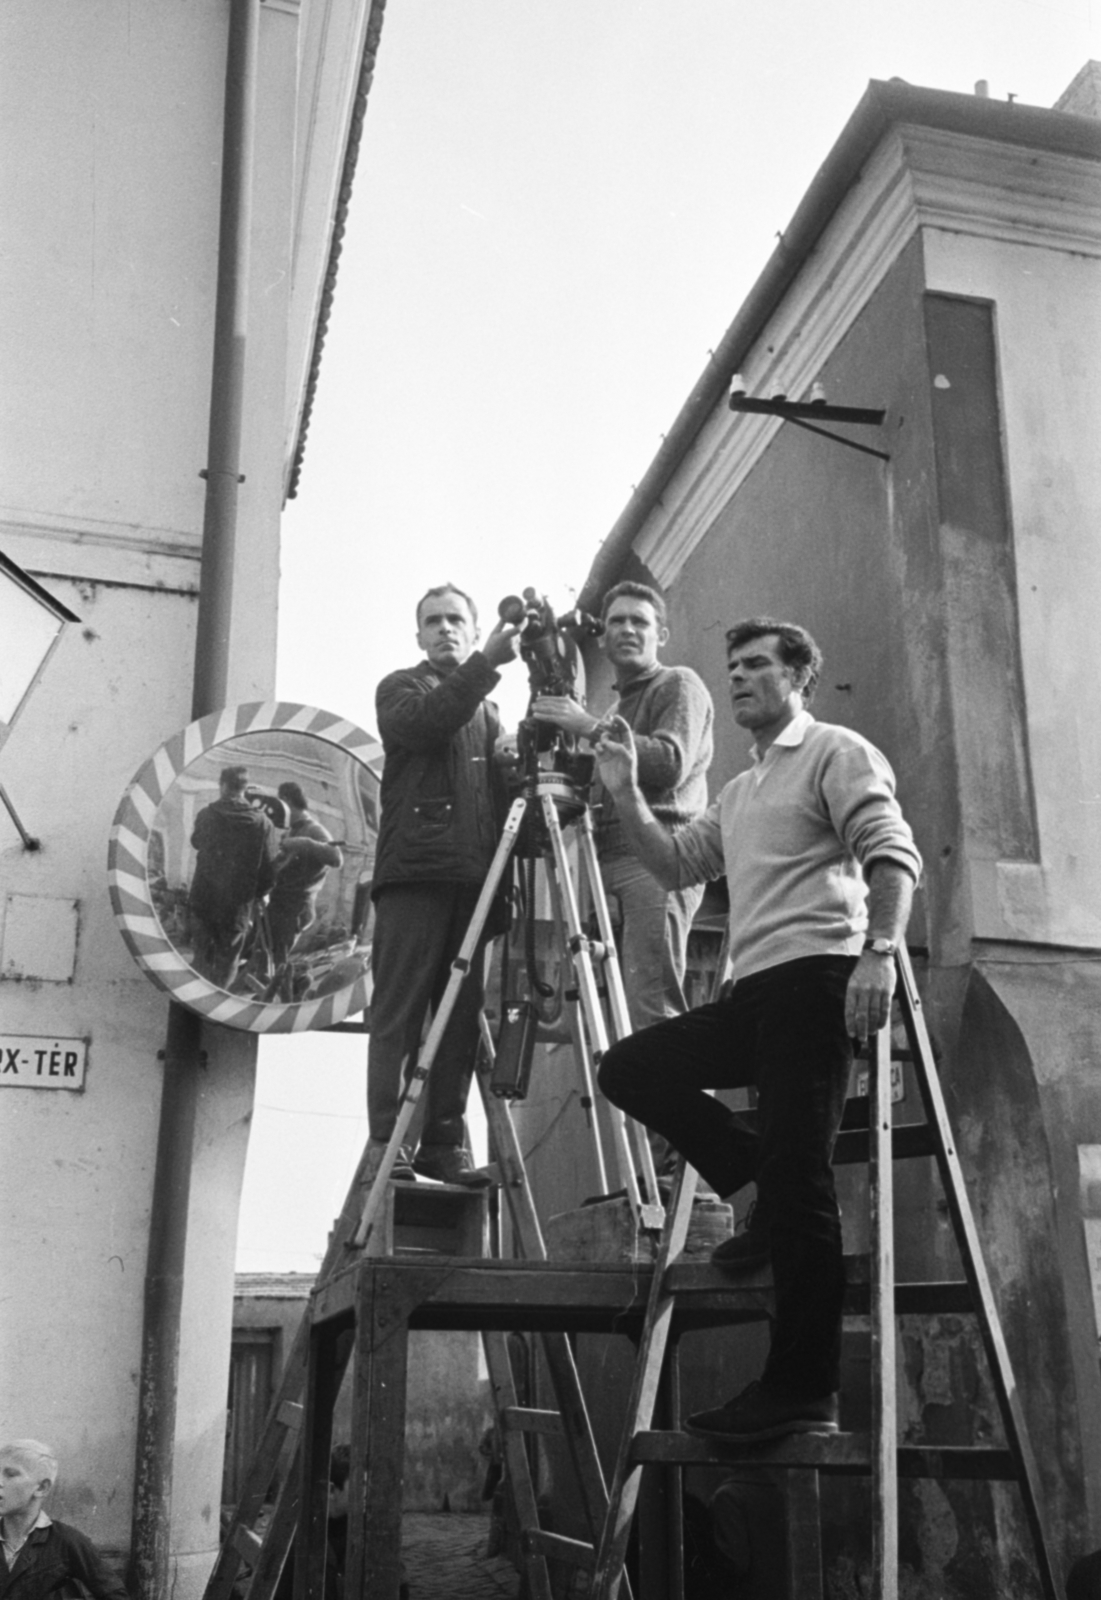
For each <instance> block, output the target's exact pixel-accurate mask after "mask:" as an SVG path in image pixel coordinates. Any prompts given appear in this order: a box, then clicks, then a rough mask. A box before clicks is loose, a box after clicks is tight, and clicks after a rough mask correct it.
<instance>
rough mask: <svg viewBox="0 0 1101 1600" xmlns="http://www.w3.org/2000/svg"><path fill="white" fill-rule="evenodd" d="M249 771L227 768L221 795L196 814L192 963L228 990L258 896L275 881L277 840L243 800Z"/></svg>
mask: <svg viewBox="0 0 1101 1600" xmlns="http://www.w3.org/2000/svg"><path fill="white" fill-rule="evenodd" d="M247 787H248V772H247V770H246V768H244V767H224V768H223V769H222V773H221V777H220V779H219V783H218V788H219V795H218V799H217V800H215V801H213V802H212V803H211V804H210V805H208V806H204V807H203V809H202V810H201V811H200V812H199V815H198V816H197V817H196V818H195V827H194V830H193V831H192V834H191V843H192V845H193V846H194V848H195V852H196V860H195V872H194V874H193V876H192V879H191V890H190V894H189V896H188V912H189V913H190V921H191V938H192V944H193V948H194V954H193V956H192V960H191V965H192V966H193V967H194V968H195V971H196V972H197V973H198V974H199V976H200V977H201V978H207V979H209V981H210V982H211V983H216V984H218V986H219V987H220V988H222V989H228V988H229V986H230V985H231V984H232V982H233V980H234V978H235V977H236V975H237V965H238V962H239V961H240V959H241V951H242V950H243V948H244V944H245V938H246V936H247V934H248V930H249V923H250V921H251V918H252V907H253V902H254V901H255V900H258V899H260V898H261V897H262V896H263V895H265V894H267V892H268V890H269V889H270V888H271V886H272V884H273V883H274V881H275V858H276V856H277V855H278V853H279V841H278V839H277V838H276V834H275V829H274V828H273V827H272V825H271V822H270V821H269V820H268V818H267V816H266V815H265V814H264V812H263V811H260V810H258V809H257V808H256V807H254V806H250V805H249V803H248V801H247V800H246V799H245V789H246V788H247Z"/></svg>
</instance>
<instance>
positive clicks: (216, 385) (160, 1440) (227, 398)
mask: <svg viewBox="0 0 1101 1600" xmlns="http://www.w3.org/2000/svg"><path fill="white" fill-rule="evenodd" d="M260 4H261V0H229V38H228V48H227V54H226V84H225V121H224V129H223V144H222V196H221V214H220V223H219V235H218V286H217V298H216V306H215V320H214V357H213V364H212V376H211V397H210V431H209V444H208V449H207V467H206V471H205V473H204V476H205V478H206V503H205V509H204V516H203V548H202V580H201V586H200V594H199V615H198V625H197V633H196V640H195V670H194V682H193V690H192V706H191V714H192V717H193V718H197V717H202V716H206V715H207V713H208V712H211V711H217V710H218V709H220V707H221V706H222V705H224V704H225V701H226V696H227V693H228V687H227V686H228V680H229V659H230V624H231V620H232V610H233V566H234V554H235V544H236V531H237V496H238V488H239V484H240V482H241V476H240V466H241V432H242V422H243V416H244V378H245V356H246V351H247V335H248V278H249V253H250V243H251V234H252V167H253V152H254V146H255V124H256V95H257V61H258V45H259V29H260ZM202 1043H203V1024H202V1019H201V1018H200V1017H199V1016H198V1015H196V1013H195V1012H192V1011H189V1010H187V1008H186V1007H184V1006H179V1005H176V1004H175V1003H172V1004H171V1005H170V1007H169V1015H168V1032H167V1038H166V1043H165V1051H164V1085H163V1090H162V1097H161V1111H160V1124H159V1129H158V1138H157V1162H156V1168H155V1172H154V1177H153V1197H152V1208H151V1215H150V1220H149V1254H148V1259H147V1263H146V1275H145V1304H144V1316H143V1325H142V1349H141V1378H140V1385H139V1393H138V1428H137V1450H136V1463H135V1475H134V1511H133V1522H132V1527H131V1558H130V1571H131V1586H132V1590H133V1593H134V1595H135V1596H136V1600H165V1597H166V1596H167V1595H168V1593H169V1589H170V1584H169V1557H170V1536H171V1521H172V1464H173V1452H174V1449H175V1442H176V1400H177V1392H178V1386H179V1353H180V1318H181V1310H182V1305H183V1273H184V1257H185V1253H186V1249H187V1221H188V1208H189V1204H190V1195H191V1168H192V1160H193V1151H194V1136H195V1120H196V1114H197V1109H198V1104H199V1096H200V1091H201V1088H202V1076H203V1069H204V1064H205V1057H204V1054H203V1049H202Z"/></svg>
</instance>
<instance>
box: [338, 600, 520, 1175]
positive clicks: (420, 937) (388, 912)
mask: <svg viewBox="0 0 1101 1600" xmlns="http://www.w3.org/2000/svg"><path fill="white" fill-rule="evenodd" d="M416 619H417V643H418V645H419V646H420V648H421V650H422V651H423V652H424V659H423V661H421V662H419V663H418V664H417V665H416V666H415V667H410V668H408V669H407V670H404V671H400V672H393V673H391V674H390V675H389V676H388V677H386V678H384V679H383V680H382V682H381V683H380V684H379V686H378V691H377V695H376V711H377V716H378V731H379V736H380V737H381V739H382V744H383V749H384V751H385V754H386V761H385V765H384V767H383V774H382V791H381V806H382V817H381V822H380V826H379V837H378V850H377V854H376V857H375V873H374V883H373V887H372V897H373V899H374V901H375V930H374V940H373V944H372V952H371V970H372V975H373V979H374V988H373V993H372V998H371V1033H370V1043H369V1047H368V1057H367V1110H368V1118H369V1123H370V1139H369V1142H368V1155H367V1162H368V1167H367V1172H368V1176H369V1177H373V1176H374V1173H376V1172H377V1171H378V1168H379V1165H380V1163H381V1160H382V1156H383V1153H384V1151H385V1149H386V1145H387V1143H388V1141H389V1139H390V1136H391V1134H392V1133H393V1131H394V1125H395V1122H396V1119H397V1113H398V1106H399V1103H400V1100H401V1094H402V1088H403V1078H402V1074H403V1070H404V1069H405V1067H406V1065H407V1064H410V1063H415V1061H416V1059H417V1053H418V1050H419V1046H420V1039H421V1030H422V1027H423V1024H424V1021H425V1018H426V1016H427V1014H428V1012H429V1008H435V1007H436V1006H437V1005H438V1004H439V1002H440V999H441V998H442V996H443V992H444V990H445V988H446V987H447V980H448V977H449V975H450V968H451V963H452V961H453V960H454V958H455V956H456V955H457V954H458V951H459V949H460V947H461V945H462V942H463V937H464V935H465V933H466V930H467V927H468V925H469V923H470V919H471V916H472V914H473V912H474V908H475V905H476V904H477V901H478V895H479V891H480V889H481V886H482V883H483V882H484V880H485V877H486V874H487V872H488V871H489V867H490V864H491V863H492V860H493V856H494V852H495V850H496V846H497V839H498V835H499V832H500V828H501V825H502V823H503V820H504V812H505V800H506V795H505V789H504V783H503V781H502V779H501V777H500V775H499V772H498V768H497V764H496V761H495V755H496V747H497V741H498V737H499V734H500V721H499V718H498V715H497V710H496V707H495V706H494V705H493V703H492V702H491V701H490V700H488V699H487V698H486V697H487V695H488V694H489V693H490V691H491V690H492V689H493V687H494V686H495V685H496V684H497V683H498V682H499V681H500V672H499V671H498V668H500V667H503V666H506V665H507V664H508V662H510V661H512V660H514V659H515V657H516V654H517V651H518V644H517V637H516V635H517V629H516V627H515V625H514V624H512V623H508V622H504V621H500V622H498V623H497V625H496V627H494V629H493V630H492V632H491V633H490V634H489V635H488V636H487V638H486V640H485V643H484V644H483V645H482V646H481V648H480V649H479V648H478V647H477V646H478V639H479V631H478V613H477V610H476V608H475V605H474V602H473V600H471V598H470V596H469V595H467V594H465V593H464V592H463V590H461V589H458V588H456V587H455V585H454V584H450V583H448V584H442V585H440V586H439V587H438V588H435V589H430V590H429V591H428V593H427V594H426V595H424V597H423V598H422V599H421V601H420V602H419V604H418V606H417V610H416ZM503 909H504V908H503V906H502V915H501V916H499V917H495V916H494V914H492V913H491V915H490V917H489V919H488V920H487V923H486V927H485V930H484V936H483V943H484V939H486V938H489V937H492V935H493V934H495V933H499V932H501V931H503V926H504V921H503ZM481 969H482V962H481V959H480V952H479V956H478V957H476V958H475V960H474V962H473V963H472V970H471V972H470V975H469V976H468V978H467V979H466V981H465V982H464V983H463V985H462V987H461V988H460V990H459V995H458V1000H457V1003H456V1005H455V1008H454V1010H453V1012H452V1014H451V1018H450V1021H449V1023H448V1026H447V1029H446V1031H445V1033H444V1036H443V1039H442V1041H441V1044H440V1049H439V1052H438V1054H437V1055H436V1059H435V1061H434V1062H433V1065H432V1070H431V1073H430V1075H429V1079H428V1083H427V1086H426V1088H425V1094H424V1105H425V1117H424V1125H423V1131H422V1135H421V1142H420V1146H419V1148H418V1150H417V1151H416V1153H415V1155H414V1154H412V1153H411V1152H409V1151H403V1152H402V1159H401V1161H400V1163H399V1164H398V1165H397V1166H395V1168H394V1172H393V1175H394V1176H395V1177H405V1178H409V1177H412V1176H414V1174H420V1175H421V1176H424V1177H428V1178H439V1179H442V1180H443V1181H445V1182H463V1181H464V1180H465V1181H472V1180H473V1181H477V1179H478V1175H477V1174H476V1173H473V1172H472V1170H471V1164H470V1157H469V1155H468V1153H467V1148H466V1127H465V1120H464V1113H465V1110H466V1100H467V1095H468V1093H469V1090H470V1082H471V1077H472V1074H473V1068H474V1057H475V1052H476V1050H477V1047H478V1013H479V1011H480V1010H481V1005H482V981H481Z"/></svg>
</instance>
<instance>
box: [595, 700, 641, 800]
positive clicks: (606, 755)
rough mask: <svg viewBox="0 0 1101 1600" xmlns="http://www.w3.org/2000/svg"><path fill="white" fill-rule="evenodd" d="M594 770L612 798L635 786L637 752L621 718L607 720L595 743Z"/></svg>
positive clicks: (630, 734)
mask: <svg viewBox="0 0 1101 1600" xmlns="http://www.w3.org/2000/svg"><path fill="white" fill-rule="evenodd" d="M596 769H597V771H598V772H599V773H600V781H601V783H603V785H604V787H605V788H606V789H608V790H610V791H611V793H612V794H613V795H620V794H627V793H629V792H630V791H631V790H632V789H635V788H637V787H638V751H637V750H636V749H635V736H634V734H633V733H632V732H631V729H630V725H629V724H628V723H626V722H625V721H624V720H623V718H622V717H619V716H614V717H609V718H608V720H607V722H606V723H605V724H604V726H603V728H602V730H601V734H600V738H599V740H598V741H597V744H596Z"/></svg>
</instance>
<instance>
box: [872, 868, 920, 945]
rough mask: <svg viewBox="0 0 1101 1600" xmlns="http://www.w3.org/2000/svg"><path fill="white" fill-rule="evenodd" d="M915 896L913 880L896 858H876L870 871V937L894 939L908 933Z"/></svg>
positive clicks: (897, 939) (895, 940) (899, 938)
mask: <svg viewBox="0 0 1101 1600" xmlns="http://www.w3.org/2000/svg"><path fill="white" fill-rule="evenodd" d="M913 899H914V880H913V877H912V876H911V874H910V873H909V872H907V870H906V868H905V867H902V866H899V864H898V862H897V861H887V860H884V859H882V858H880V860H878V861H873V862H872V865H871V867H870V868H869V872H868V938H869V939H891V940H893V941H894V942H895V943H896V944H897V943H898V942H899V940H901V939H902V938H903V937H904V936H905V933H906V925H907V923H908V922H909V920H910V907H911V905H912V904H913Z"/></svg>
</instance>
